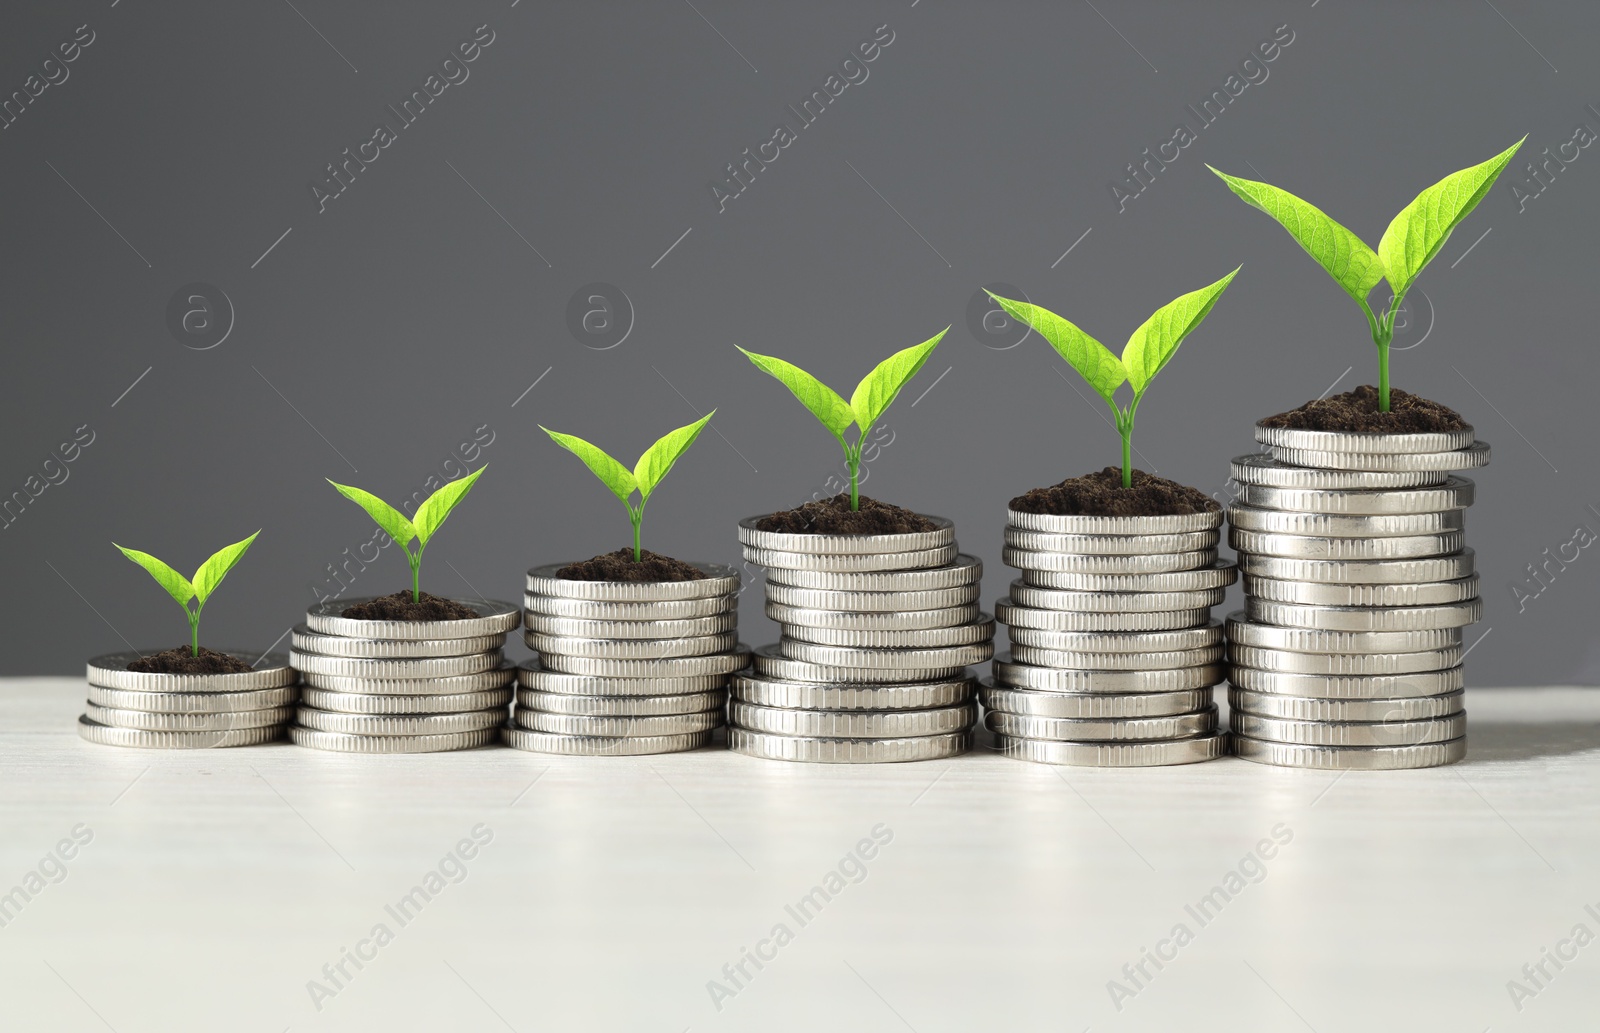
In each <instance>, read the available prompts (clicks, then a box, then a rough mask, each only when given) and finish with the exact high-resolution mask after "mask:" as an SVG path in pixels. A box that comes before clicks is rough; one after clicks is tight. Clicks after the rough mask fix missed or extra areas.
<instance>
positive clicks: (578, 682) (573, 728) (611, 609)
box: [504, 563, 750, 757]
mask: <svg viewBox="0 0 1600 1033" xmlns="http://www.w3.org/2000/svg"><path fill="white" fill-rule="evenodd" d="M562 566H564V564H560V563H554V564H551V565H549V566H545V567H535V568H534V569H533V570H530V571H528V590H527V596H526V598H525V599H524V600H523V601H524V603H525V604H526V606H527V615H526V617H525V618H524V626H525V628H526V630H525V631H524V632H523V638H524V639H525V640H526V642H527V643H528V647H529V648H530V649H533V650H535V651H536V652H537V653H538V654H539V657H538V659H536V660H529V661H527V662H526V663H524V664H523V665H522V666H521V667H520V668H518V670H517V682H518V685H519V686H520V688H519V689H518V690H517V705H516V708H515V710H514V711H513V712H512V718H511V723H510V725H508V726H507V727H506V729H505V732H504V738H505V742H506V743H507V745H510V746H514V747H516V748H517V749H519V750H529V751H532V752H535V753H564V754H570V755H574V756H584V757H622V756H637V755H640V754H647V753H680V752H682V751H684V750H696V749H699V748H701V747H702V746H705V745H707V744H708V743H710V742H711V737H712V732H713V730H715V729H717V728H720V727H722V725H723V723H724V715H725V714H726V710H727V698H728V692H727V686H728V678H729V676H730V675H732V674H733V672H735V671H738V670H740V669H742V668H744V667H745V666H746V665H748V664H749V662H750V650H749V649H748V648H746V647H745V646H744V645H742V644H741V643H740V642H739V640H738V639H739V636H738V626H739V611H738V602H739V573H738V571H736V570H734V569H733V568H732V567H729V566H724V565H722V564H715V563H696V564H694V566H695V568H696V569H698V570H699V571H700V572H701V573H702V574H704V575H706V576H705V577H703V578H696V579H693V580H689V581H580V580H577V579H573V578H563V577H558V576H557V571H559V570H560V569H561V568H562Z"/></svg>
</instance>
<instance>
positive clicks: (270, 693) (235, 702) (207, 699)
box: [89, 685, 300, 714]
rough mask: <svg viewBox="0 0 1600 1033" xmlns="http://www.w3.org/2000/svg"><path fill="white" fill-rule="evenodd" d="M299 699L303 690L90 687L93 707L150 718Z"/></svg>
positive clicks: (259, 706) (242, 708)
mask: <svg viewBox="0 0 1600 1033" xmlns="http://www.w3.org/2000/svg"><path fill="white" fill-rule="evenodd" d="M299 698H300V690H299V689H298V688H296V687H295V686H293V685H286V686H284V687H283V688H281V689H253V690H250V691H248V692H133V691H131V690H129V689H108V688H106V687H105V686H103V685H91V686H89V702H90V703H96V704H99V705H100V706H102V707H115V708H116V709H118V710H142V711H144V712H145V713H147V714H231V713H237V712H239V711H245V710H266V709H268V708H270V707H281V706H287V705H289V704H292V703H293V702H294V701H295V700H297V699H299Z"/></svg>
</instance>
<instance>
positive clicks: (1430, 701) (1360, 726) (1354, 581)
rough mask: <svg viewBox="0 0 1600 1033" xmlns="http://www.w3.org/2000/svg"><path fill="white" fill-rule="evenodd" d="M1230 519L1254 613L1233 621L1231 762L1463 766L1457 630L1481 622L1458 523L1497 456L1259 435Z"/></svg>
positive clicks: (1242, 467) (1464, 449)
mask: <svg viewBox="0 0 1600 1033" xmlns="http://www.w3.org/2000/svg"><path fill="white" fill-rule="evenodd" d="M1256 440H1257V441H1258V442H1260V443H1261V444H1262V445H1264V446H1265V449H1264V451H1263V452H1262V453H1256V454H1252V455H1246V456H1240V457H1239V458H1237V459H1235V460H1234V461H1233V478H1234V480H1235V481H1237V482H1238V484H1239V486H1240V495H1239V497H1238V500H1237V502H1236V504H1235V505H1234V506H1232V507H1231V508H1230V509H1229V511H1228V518H1229V523H1230V524H1231V531H1230V536H1229V541H1230V543H1231V544H1232V545H1233V547H1234V548H1235V549H1236V550H1238V553H1239V566H1240V569H1241V571H1242V573H1243V575H1244V579H1243V580H1244V590H1245V609H1244V610H1243V611H1242V612H1239V613H1235V614H1233V615H1232V616H1230V618H1229V620H1228V629H1227V630H1228V641H1229V657H1228V659H1229V671H1230V673H1229V680H1230V681H1231V683H1232V687H1231V688H1230V690H1229V696H1228V699H1229V704H1230V706H1231V727H1232V730H1233V733H1234V748H1235V751H1236V752H1237V753H1238V754H1239V756H1241V757H1244V758H1245V759H1247V760H1255V761H1261V762H1264V763H1269V764H1283V765H1289V766H1295V767H1318V768H1328V769H1340V770H1343V769H1351V768H1415V767H1431V766H1434V765H1439V764H1450V763H1453V762H1455V761H1458V760H1460V759H1461V758H1462V757H1464V756H1466V748H1467V741H1466V711H1465V710H1464V709H1463V705H1462V688H1463V686H1464V684H1465V679H1464V677H1463V669H1462V667H1461V660H1462V655H1463V654H1462V648H1461V641H1462V632H1461V629H1462V628H1463V627H1464V626H1466V625H1468V624H1472V623H1474V622H1476V621H1477V620H1478V619H1479V617H1480V616H1481V614H1482V604H1481V603H1480V602H1479V599H1478V577H1477V575H1476V574H1475V573H1474V571H1473V553H1472V550H1471V549H1469V548H1467V547H1466V545H1465V541H1464V521H1463V516H1464V512H1463V511H1464V510H1465V509H1466V507H1467V506H1470V505H1471V504H1472V501H1473V484H1472V482H1471V481H1470V480H1467V479H1466V478H1463V477H1456V476H1452V475H1453V474H1454V473H1455V472H1456V471H1460V470H1467V469H1473V468H1476V467H1480V466H1483V465H1485V464H1487V463H1488V461H1489V446H1488V445H1487V444H1486V443H1484V442H1480V441H1477V440H1476V438H1475V436H1474V433H1473V430H1472V428H1471V427H1462V428H1460V429H1457V430H1449V431H1430V432H1424V433H1394V434H1391V433H1372V432H1344V431H1325V430H1300V429H1293V428H1283V427H1268V426H1262V425H1260V424H1257V426H1256Z"/></svg>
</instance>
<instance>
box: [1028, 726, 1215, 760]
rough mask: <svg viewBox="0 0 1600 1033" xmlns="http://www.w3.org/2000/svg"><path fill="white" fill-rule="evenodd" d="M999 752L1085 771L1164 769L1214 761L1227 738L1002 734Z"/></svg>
mask: <svg viewBox="0 0 1600 1033" xmlns="http://www.w3.org/2000/svg"><path fill="white" fill-rule="evenodd" d="M1000 752H1001V753H1003V754H1005V755H1006V756H1007V757H1014V758H1016V759H1017V760H1027V761H1032V762H1033V763H1035V764H1063V765H1070V766H1072V767H1085V768H1149V767H1165V766H1168V765H1172V764H1198V763H1200V762H1201V761H1207V760H1216V759H1217V758H1218V757H1220V756H1222V755H1223V754H1225V753H1227V752H1228V737H1227V735H1226V734H1225V733H1222V732H1216V733H1213V734H1210V735H1197V736H1193V737H1192V738H1188V739H1167V740H1164V741H1156V742H1059V741H1053V740H1049V739H1024V738H1019V737H1017V736H1010V735H1003V736H1001V737H1000Z"/></svg>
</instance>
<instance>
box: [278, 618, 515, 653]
mask: <svg viewBox="0 0 1600 1033" xmlns="http://www.w3.org/2000/svg"><path fill="white" fill-rule="evenodd" d="M289 642H290V645H292V646H293V647H294V651H295V652H297V653H315V654H316V655H318V656H345V657H352V658H356V659H365V660H410V659H416V658H419V657H420V658H424V659H429V658H436V657H443V656H470V655H472V654H474V653H487V652H489V651H490V650H492V649H499V648H500V647H501V646H503V645H505V644H506V637H505V635H503V634H501V635H478V636H475V637H473V638H437V639H435V638H414V639H404V638H398V639H375V638H345V637H344V636H342V635H319V634H317V633H316V632H314V631H312V630H311V629H310V628H308V627H306V626H305V625H304V624H301V625H299V626H297V627H296V628H295V629H294V631H293V632H292V633H291V638H290V640H289Z"/></svg>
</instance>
